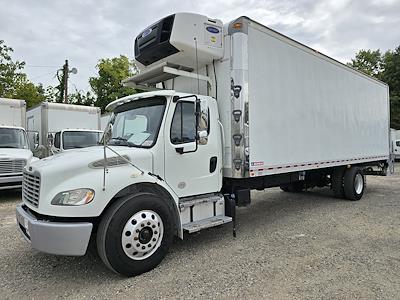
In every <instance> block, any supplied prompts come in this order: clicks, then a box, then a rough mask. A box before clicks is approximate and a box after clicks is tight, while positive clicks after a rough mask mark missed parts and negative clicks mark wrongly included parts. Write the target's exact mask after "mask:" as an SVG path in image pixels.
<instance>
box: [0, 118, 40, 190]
mask: <svg viewBox="0 0 400 300" xmlns="http://www.w3.org/2000/svg"><path fill="white" fill-rule="evenodd" d="M32 158H33V154H32V152H31V151H30V150H29V146H28V143H27V137H26V132H25V129H24V128H22V127H15V126H0V190H2V189H12V188H20V187H21V186H22V170H23V168H24V167H25V165H26V163H27V162H29V161H31V160H32Z"/></svg>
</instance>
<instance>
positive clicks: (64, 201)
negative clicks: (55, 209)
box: [51, 189, 94, 206]
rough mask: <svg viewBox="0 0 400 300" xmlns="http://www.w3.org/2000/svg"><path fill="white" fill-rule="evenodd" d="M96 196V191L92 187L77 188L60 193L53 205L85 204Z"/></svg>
mask: <svg viewBox="0 0 400 300" xmlns="http://www.w3.org/2000/svg"><path fill="white" fill-rule="evenodd" d="M93 198H94V191H93V190H91V189H76V190H71V191H65V192H61V193H58V194H57V195H56V196H55V197H54V198H53V200H52V201H51V204H53V205H66V206H74V205H85V204H88V203H90V202H91V201H92V200H93Z"/></svg>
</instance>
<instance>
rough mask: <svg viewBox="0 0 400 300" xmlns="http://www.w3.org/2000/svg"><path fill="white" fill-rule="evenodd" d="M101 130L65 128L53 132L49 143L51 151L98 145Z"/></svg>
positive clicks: (58, 151)
mask: <svg viewBox="0 0 400 300" xmlns="http://www.w3.org/2000/svg"><path fill="white" fill-rule="evenodd" d="M102 133H103V132H102V131H101V130H90V129H63V130H61V131H58V132H56V133H55V134H54V135H53V134H51V136H50V141H49V143H50V144H51V153H54V154H56V153H60V152H64V151H70V150H73V149H80V148H86V147H91V146H97V145H98V144H99V141H100V138H101V135H102Z"/></svg>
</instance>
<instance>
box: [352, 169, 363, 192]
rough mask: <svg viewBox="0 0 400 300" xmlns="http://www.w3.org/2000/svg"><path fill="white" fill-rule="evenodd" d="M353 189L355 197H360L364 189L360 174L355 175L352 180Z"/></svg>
mask: <svg viewBox="0 0 400 300" xmlns="http://www.w3.org/2000/svg"><path fill="white" fill-rule="evenodd" d="M354 187H355V190H356V193H357V195H360V194H361V193H362V191H363V189H364V178H363V176H362V175H361V174H360V173H357V174H356V177H355V178H354Z"/></svg>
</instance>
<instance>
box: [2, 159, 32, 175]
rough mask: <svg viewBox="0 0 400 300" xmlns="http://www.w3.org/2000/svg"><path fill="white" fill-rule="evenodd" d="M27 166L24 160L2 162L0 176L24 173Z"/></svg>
mask: <svg viewBox="0 0 400 300" xmlns="http://www.w3.org/2000/svg"><path fill="white" fill-rule="evenodd" d="M25 165H26V161H25V160H24V159H15V160H11V159H8V160H0V174H13V173H22V170H23V169H24V167H25Z"/></svg>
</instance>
